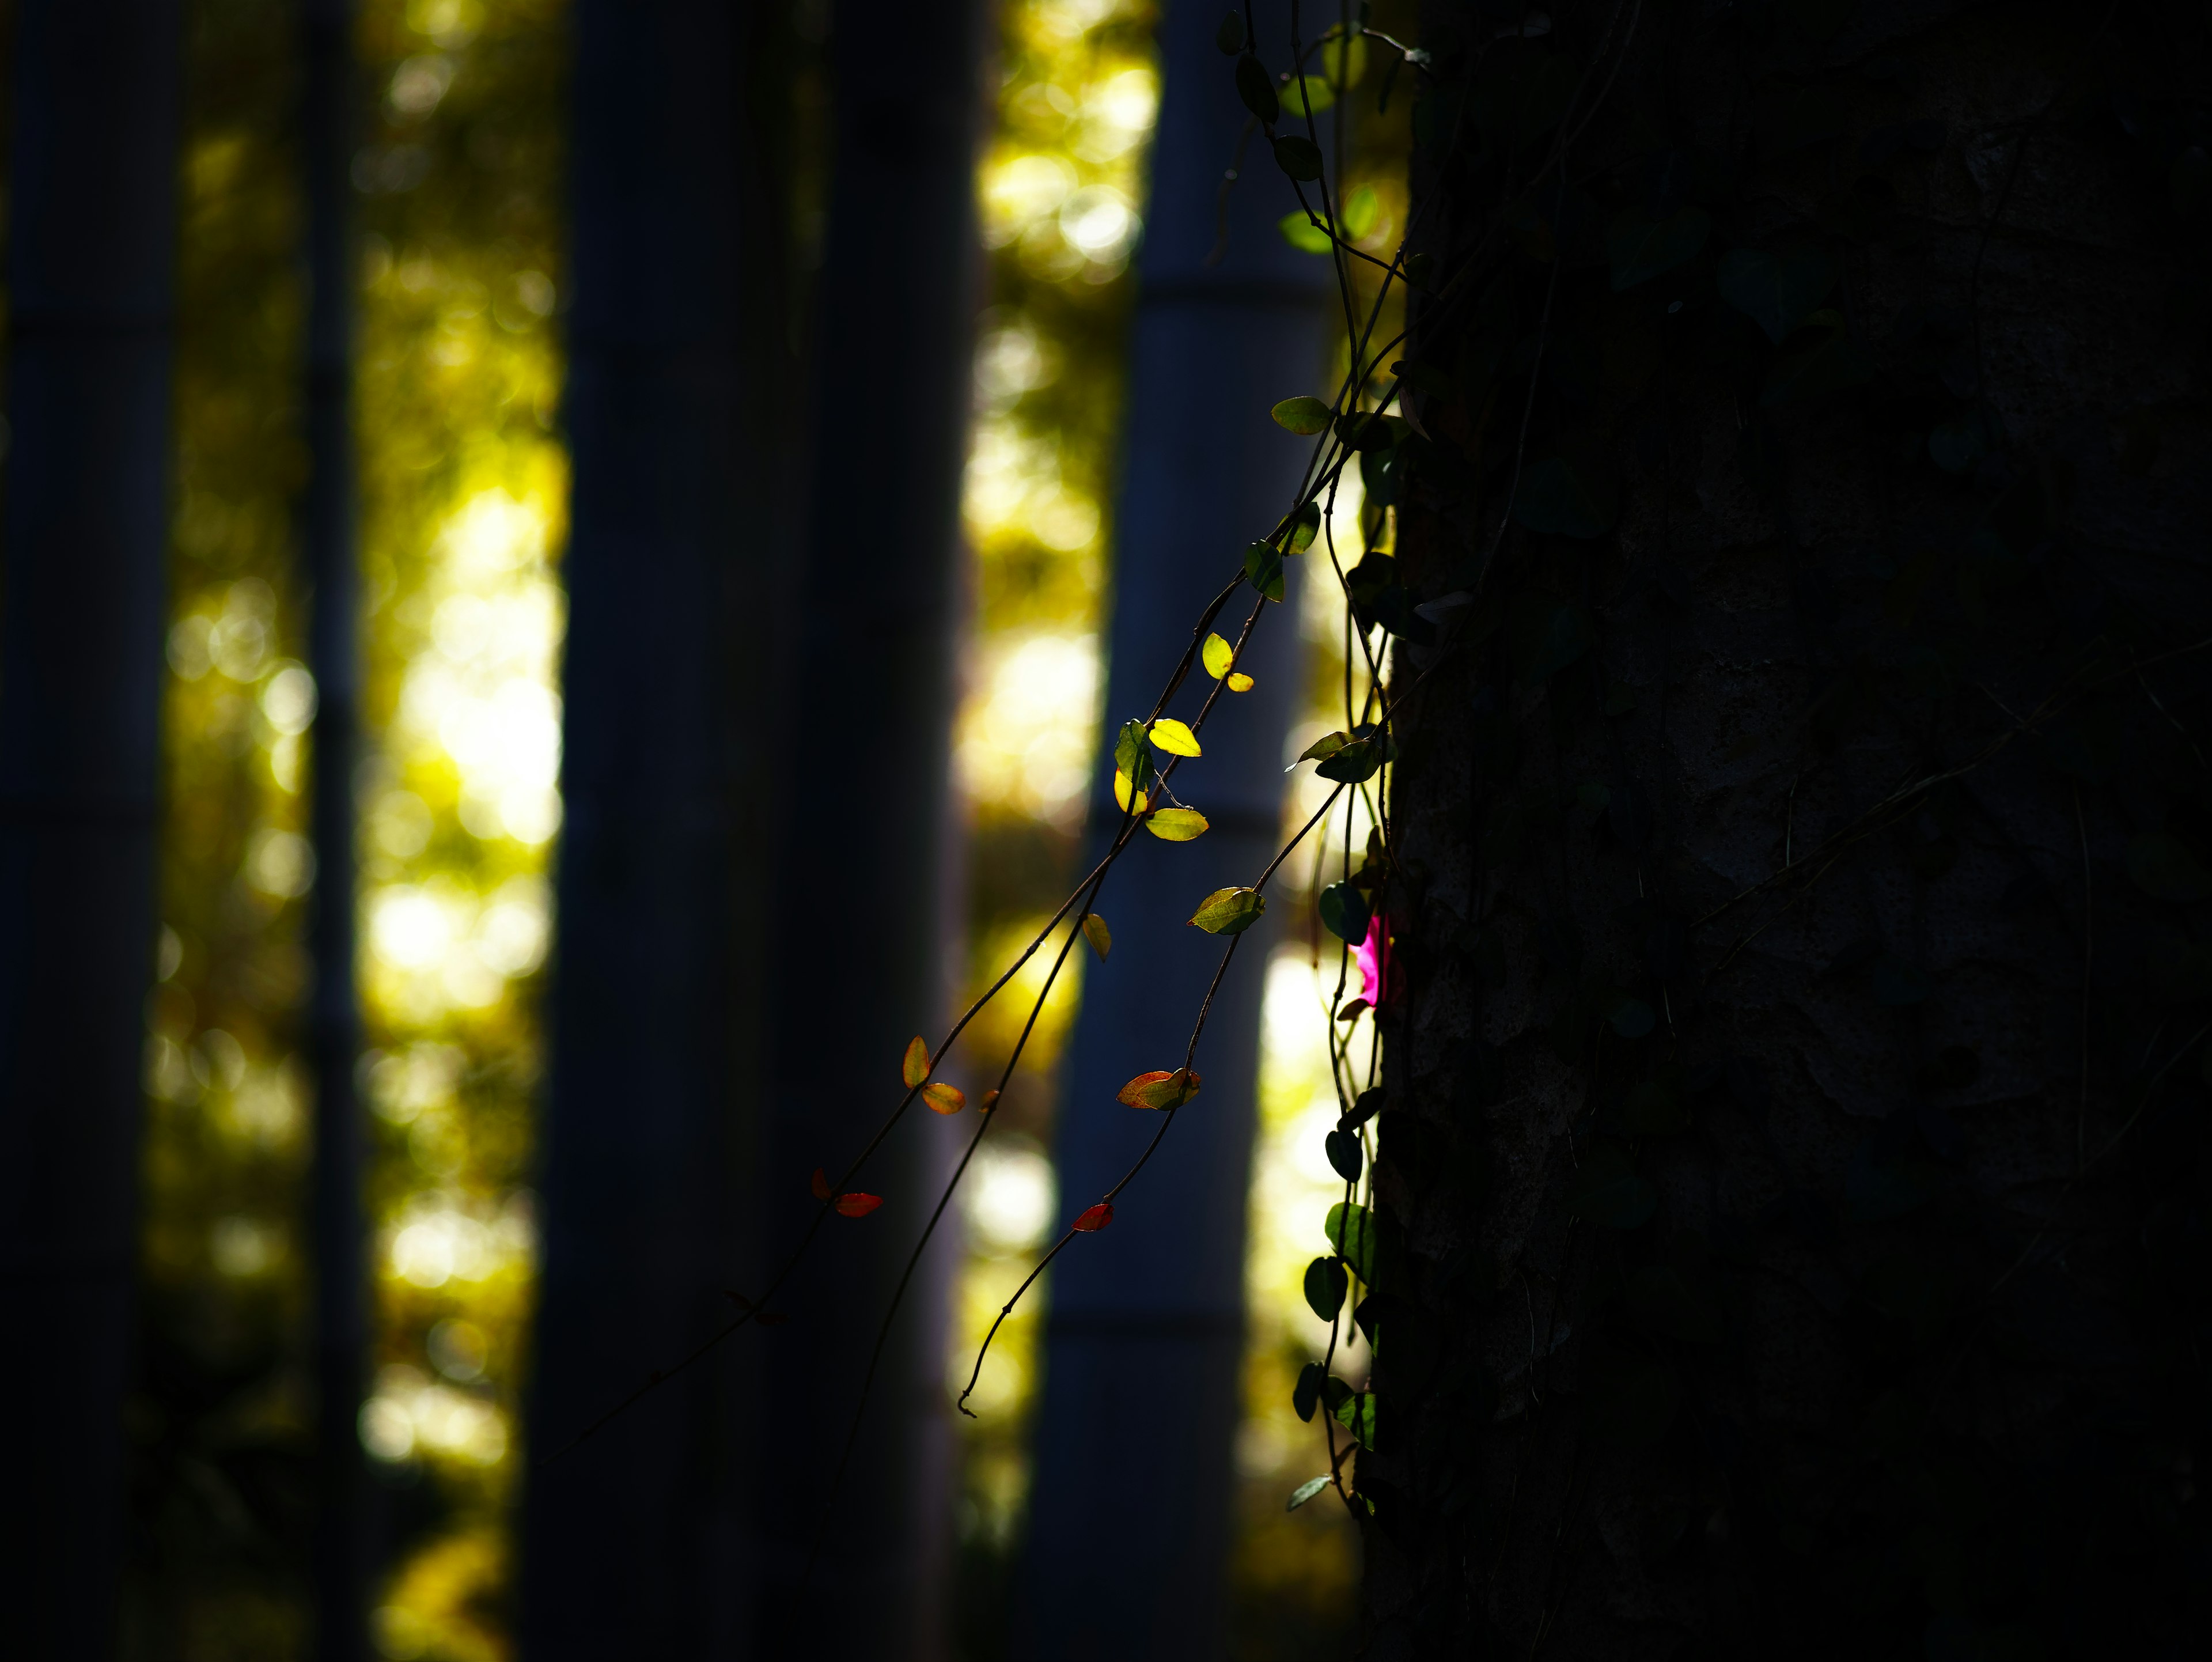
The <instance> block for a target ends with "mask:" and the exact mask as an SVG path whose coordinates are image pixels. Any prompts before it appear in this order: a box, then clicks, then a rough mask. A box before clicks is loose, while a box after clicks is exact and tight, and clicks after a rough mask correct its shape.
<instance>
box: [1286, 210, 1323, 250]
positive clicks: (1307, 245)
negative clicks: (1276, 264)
mask: <svg viewBox="0 0 2212 1662" xmlns="http://www.w3.org/2000/svg"><path fill="white" fill-rule="evenodd" d="M1275 228H1276V229H1277V230H1279V231H1280V232H1281V233H1282V234H1283V240H1284V241H1285V242H1287V243H1289V244H1290V245H1291V247H1293V248H1295V249H1297V251H1298V252H1299V253H1302V254H1325V253H1328V251H1329V250H1330V249H1331V248H1334V247H1336V245H1335V244H1334V242H1332V241H1330V240H1329V236H1328V232H1327V231H1325V230H1323V229H1322V228H1321V227H1320V226H1318V225H1316V224H1315V223H1314V216H1312V215H1311V214H1310V213H1307V212H1306V211H1305V210H1303V209H1300V210H1297V211H1296V212H1293V213H1287V214H1285V215H1284V216H1282V217H1281V218H1280V219H1279V220H1277V221H1276V222H1275Z"/></svg>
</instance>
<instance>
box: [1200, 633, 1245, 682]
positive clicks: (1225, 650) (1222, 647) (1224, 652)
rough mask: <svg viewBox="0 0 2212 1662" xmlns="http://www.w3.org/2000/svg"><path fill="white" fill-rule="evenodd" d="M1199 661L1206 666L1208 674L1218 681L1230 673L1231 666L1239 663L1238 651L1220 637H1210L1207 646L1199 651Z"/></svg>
mask: <svg viewBox="0 0 2212 1662" xmlns="http://www.w3.org/2000/svg"><path fill="white" fill-rule="evenodd" d="M1198 660H1199V661H1200V663H1202V664H1204V665H1205V666H1206V673H1207V674H1208V675H1211V676H1212V678H1213V679H1215V680H1217V681H1218V680H1219V679H1221V678H1222V677H1223V676H1225V675H1226V674H1228V673H1229V666H1230V665H1231V664H1232V663H1234V662H1235V661H1237V649H1236V648H1234V647H1232V646H1231V645H1230V644H1229V642H1226V641H1225V640H1223V639H1222V638H1221V637H1220V636H1218V635H1209V636H1206V644H1205V645H1204V646H1202V647H1200V648H1199V650H1198Z"/></svg>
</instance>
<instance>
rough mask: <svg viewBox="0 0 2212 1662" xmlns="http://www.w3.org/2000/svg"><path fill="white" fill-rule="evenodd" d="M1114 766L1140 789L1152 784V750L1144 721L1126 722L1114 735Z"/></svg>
mask: <svg viewBox="0 0 2212 1662" xmlns="http://www.w3.org/2000/svg"><path fill="white" fill-rule="evenodd" d="M1114 765H1115V768H1117V769H1118V770H1121V772H1122V773H1125V774H1127V776H1129V781H1130V782H1131V783H1132V784H1133V785H1135V786H1136V787H1137V788H1139V789H1143V788H1146V787H1148V786H1149V785H1151V783H1152V740H1151V737H1150V735H1149V734H1146V731H1145V724H1144V723H1143V722H1142V721H1124V722H1122V723H1121V731H1120V732H1119V733H1117V734H1115V735H1114Z"/></svg>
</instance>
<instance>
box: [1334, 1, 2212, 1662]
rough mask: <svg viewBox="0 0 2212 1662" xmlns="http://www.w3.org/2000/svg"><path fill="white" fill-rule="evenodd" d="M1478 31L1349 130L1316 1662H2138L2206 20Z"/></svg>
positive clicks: (2191, 748) (2193, 784)
mask: <svg viewBox="0 0 2212 1662" xmlns="http://www.w3.org/2000/svg"><path fill="white" fill-rule="evenodd" d="M1518 12H1519V8H1517V7H1514V8H1510V9H1499V10H1496V11H1494V12H1493V10H1492V9H1487V8H1484V9H1477V10H1476V11H1474V13H1472V14H1470V13H1468V12H1465V11H1462V10H1460V9H1455V8H1450V9H1448V8H1443V7H1432V8H1431V10H1430V12H1429V14H1428V17H1427V44H1428V45H1429V46H1431V49H1432V50H1433V51H1434V52H1436V54H1437V67H1436V75H1435V77H1434V81H1433V82H1432V84H1431V86H1430V87H1429V88H1428V89H1427V90H1426V92H1425V98H1424V107H1423V111H1422V113H1419V114H1418V115H1417V117H1416V126H1415V131H1416V137H1417V150H1416V160H1415V177H1416V185H1417V196H1419V198H1423V199H1425V201H1426V202H1427V203H1428V204H1429V205H1428V207H1427V209H1426V210H1425V211H1426V215H1427V216H1426V217H1425V219H1424V220H1423V221H1422V224H1423V227H1424V231H1423V239H1424V240H1421V241H1419V243H1417V247H1420V248H1422V249H1423V250H1424V251H1425V252H1427V253H1429V254H1430V255H1431V258H1432V259H1434V260H1435V261H1436V273H1435V275H1434V276H1433V277H1430V278H1429V279H1428V281H1429V284H1430V286H1429V289H1428V291H1427V292H1426V293H1425V294H1424V295H1420V296H1419V298H1418V301H1417V304H1416V307H1415V323H1414V336H1413V350H1414V353H1415V356H1416V357H1417V359H1418V360H1419V361H1420V362H1424V363H1425V364H1426V365H1429V366H1431V368H1432V369H1433V371H1434V373H1433V374H1432V375H1431V377H1430V378H1429V379H1428V380H1427V381H1425V383H1424V386H1423V389H1422V391H1421V392H1420V393H1419V395H1418V397H1417V399H1416V407H1417V411H1418V412H1419V414H1420V416H1421V417H1422V421H1423V424H1424V426H1425V429H1426V430H1427V432H1428V433H1429V435H1431V442H1423V441H1420V440H1419V439H1418V438H1416V439H1413V440H1409V441H1407V443H1406V444H1405V446H1403V447H1401V455H1402V458H1403V460H1404V462H1405V466H1406V472H1407V475H1408V476H1409V477H1410V478H1411V480H1412V483H1411V484H1410V485H1407V486H1405V487H1403V488H1402V489H1403V495H1402V497H1401V502H1400V506H1399V512H1400V515H1401V526H1400V529H1401V542H1400V545H1399V548H1398V556H1399V561H1400V566H1399V572H1400V574H1401V581H1402V584H1403V586H1404V587H1407V588H1410V589H1412V590H1413V591H1415V593H1414V595H1413V598H1415V599H1419V598H1420V597H1421V596H1424V595H1425V596H1426V597H1428V598H1429V599H1431V600H1433V599H1436V598H1438V597H1444V596H1452V595H1456V596H1458V597H1461V600H1462V602H1463V603H1462V604H1459V605H1458V606H1456V609H1455V610H1454V611H1451V612H1447V613H1445V614H1444V615H1446V616H1447V617H1449V618H1452V619H1453V620H1454V621H1453V622H1451V623H1450V624H1448V625H1447V626H1446V628H1445V630H1444V631H1443V637H1442V639H1441V640H1440V641H1439V642H1437V643H1436V644H1433V645H1422V644H1419V643H1417V642H1410V641H1401V642H1398V643H1397V644H1396V646H1395V648H1394V658H1393V670H1392V673H1393V678H1394V680H1393V694H1394V696H1395V697H1397V698H1399V699H1400V700H1401V701H1402V702H1401V704H1400V706H1399V714H1398V717H1397V721H1396V737H1397V740H1398V744H1399V746H1400V755H1401V760H1400V762H1399V764H1398V770H1397V772H1396V776H1395V781H1394V782H1393V784H1392V787H1391V792H1390V801H1391V802H1392V804H1393V809H1394V819H1393V824H1392V826H1391V837H1390V849H1389V856H1388V859H1387V861H1378V862H1377V864H1376V869H1375V870H1374V871H1373V872H1372V873H1371V874H1370V876H1371V878H1372V880H1375V881H1376V882H1377V883H1378V884H1381V885H1383V886H1382V887H1380V888H1379V889H1378V891H1377V892H1379V893H1380V894H1381V895H1382V896H1383V898H1384V904H1385V910H1386V912H1387V915H1388V916H1389V918H1390V920H1391V927H1392V928H1393V930H1394V932H1395V940H1396V944H1397V948H1398V952H1399V953H1400V956H1401V961H1402V962H1403V963H1404V964H1405V965H1406V970H1407V980H1406V988H1405V992H1404V995H1403V997H1402V999H1401V1000H1400V1001H1396V1002H1395V1004H1394V1005H1393V1007H1391V1008H1386V1009H1385V1010H1384V1012H1383V1031H1384V1034H1385V1038H1386V1047H1387V1050H1386V1054H1387V1062H1386V1067H1385V1081H1386V1087H1387V1091H1388V1106H1387V1107H1386V1108H1385V1109H1384V1111H1383V1113H1382V1116H1381V1118H1380V1122H1379V1123H1380V1127H1381V1135H1380V1150H1381V1153H1380V1165H1379V1172H1378V1173H1377V1177H1376V1188H1377V1192H1378V1197H1379V1207H1380V1211H1381V1216H1382V1221H1381V1225H1380V1228H1381V1239H1380V1245H1379V1248H1378V1251H1379V1253H1380V1262H1379V1263H1378V1265H1377V1266H1376V1277H1377V1282H1378V1285H1377V1287H1376V1289H1375V1290H1374V1291H1373V1293H1372V1294H1371V1296H1370V1299H1369V1301H1368V1303H1367V1305H1366V1306H1365V1309H1364V1320H1365V1322H1366V1323H1367V1324H1369V1325H1370V1326H1371V1327H1373V1328H1374V1329H1375V1330H1376V1332H1377V1334H1378V1339H1377V1352H1376V1354H1377V1362H1376V1392H1377V1398H1376V1400H1377V1403H1378V1409H1379V1413H1378V1418H1377V1422H1376V1423H1377V1428H1378V1429H1377V1446H1376V1448H1375V1450H1374V1451H1373V1452H1363V1453H1362V1454H1361V1455H1360V1456H1359V1457H1358V1491H1359V1499H1358V1509H1359V1510H1360V1511H1361V1512H1362V1513H1369V1512H1371V1519H1370V1524H1369V1529H1368V1535H1367V1539H1368V1549H1369V1566H1370V1571H1369V1580H1368V1586H1367V1600H1368V1607H1369V1616H1370V1643H1369V1647H1368V1653H1369V1654H1370V1655H1372V1656H1374V1657H1376V1658H1386V1657H1417V1656H1418V1657H1438V1656H1456V1655H1473V1654H1480V1655H1485V1656H1488V1655H1493V1654H1495V1655H1510V1656H1513V1657H1516V1658H1521V1657H1530V1656H1536V1655H1542V1656H1545V1657H1547V1658H1604V1659H1607V1662H1613V1659H1622V1658H1631V1657H1644V1656H1650V1657H1662V1656H1689V1655H1696V1656H1739V1655H1740V1656H1753V1655H1759V1656H1776V1655H1787V1654H1802V1655H1815V1656H1850V1657H1869V1656H1922V1655H1924V1656H1928V1657H1933V1658H1951V1657H1970V1656H1972V1657H2000V1656H2002V1657H2021V1658H2027V1657H2037V1658H2059V1657H2066V1656H2075V1655H2079V1656H2084V1657H2087V1656H2093V1655H2119V1654H2129V1655H2161V1656H2162V1655H2179V1654H2182V1653H2185V1651H2186V1650H2190V1649H2193V1648H2194V1642H2201V1635H2202V1633H2203V1622H2204V1613H2205V1605H2204V1600H2205V1594H2206V1576H2205V1572H2204V1568H2203V1566H2204V1563H2205V1562H2206V1561H2205V1557H2204V1552H2205V1546H2206V1539H2207V1537H2206V1520H2205V1513H2204V1501H2203V1499H2202V1498H2201V1495H2199V1493H2198V1489H2197V1463H2198V1462H2199V1461H2200V1460H2201V1459H2202V1458H2203V1452H2204V1445H2205V1438H2206V1433H2207V1429H2208V1427H2207V1405H2208V1403H2212V1393H2208V1391H2207V1385H2208V1381H2207V1379H2206V1378H2205V1373H2204V1361H2203V1358H2204V1355H2205V1341H2206V1339H2207V1337H2208V1335H2207V1332H2206V1316H2207V1313H2208V1312H2207V1310H2206V1306H2205V1295H2204V1287H2205V1281H2204V1276H2203V1269H2204V1267H2205V1245H2204V1242H2205V1236H2204V1233H2203V1222H2202V1219H2203V1209H2204V1207H2205V1204H2206V1198H2207V1197H2206V1192H2205V1187H2204V1172H2205V1171H2206V1169H2207V1167H2206V1165H2205V1158H2206V1154H2207V1153H2208V1149H2207V1147H2206V1143H2205V1135H2206V1132H2205V1126H2206V1124H2207V1120H2206V1117H2205V1109H2206V1106H2207V1104H2206V1100H2205V1095H2206V1092H2205V1084H2204V1073H2203V1065H2204V1055H2203V1039H2204V1038H2205V1035H2206V1030H2207V1025H2208V1022H2207V1017H2208V1014H2212V1011H2208V1005H2207V995H2212V978H2208V976H2207V973H2206V969H2207V964H2208V959H2207V958H2206V956H2205V952H2206V948H2205V946H2204V944H2203V943H2204V941H2206V940H2207V938H2208V937H2207V935H2206V933H2205V931H2206V927H2207V921H2208V920H2207V916H2206V909H2205V904H2204V903H2205V902H2206V901H2207V900H2208V898H2212V876H2208V855H2212V843H2208V840H2207V839H2208V834H2212V813H2208V808H2212V788H2208V787H2212V770H2208V769H2207V766H2206V761H2205V758H2206V754H2207V748H2206V747H2207V746H2208V744H2212V731H2208V727H2207V717H2208V715H2212V709H2208V707H2207V703H2206V700H2207V694H2208V685H2207V679H2206V674H2205V662H2206V661H2205V658H2204V656H2203V655H2202V654H2199V653H2198V652H2197V648H2198V647H2199V646H2201V645H2202V644H2203V641H2202V637H2203V635H2204V634H2205V632H2206V630H2205V625H2206V623H2207V621H2208V619H2212V605H2209V604H2208V602H2212V594H2208V585H2207V569H2206V566H2205V563H2204V559H2203V527H2205V525H2206V524H2207V523H2208V522H2212V499H2209V498H2212V466H2207V463H2208V460H2209V459H2208V455H2207V448H2208V437H2212V435H2208V431H2207V426H2206V423H2205V418H2204V409H2205V405H2204V393H2205V384H2204V370H2205V352H2204V340H2205V336H2204V326H2203V303H2202V295H2203V292H2204V287H2203V285H2204V276H2205V272H2206V270H2207V265H2206V259H2207V253H2208V250H2207V239H2206V218H2205V211H2206V210H2205V196H2206V182H2207V174H2208V168H2207V164H2206V161H2205V160H2204V156H2205V151H2204V148H2203V146H2204V128H2203V122H2204V120H2205V119H2206V110H2207V102H2206V100H2207V97H2208V94H2212V87H2209V86H2208V83H2207V78H2206V76H2207V65H2206V58H2205V51H2206V22H2205V19H2204V18H2203V15H2201V14H2200V13H2199V12H2198V11H2197V9H2194V8H2184V7H2179V6H2161V5H2148V6H2144V7H2139V8H2124V9H2112V10H2100V9H2088V10H2081V9H2064V8H2059V7H2056V6H2049V7H2039V8H2033V9H2021V8H2006V9H1997V8H1975V7H1964V6H1954V5H1949V4H1943V3H1936V0H1919V3H1899V4H1882V5H1875V4H1863V5H1857V6H1852V5H1849V4H1838V5H1834V6H1826V5H1816V4H1811V3H1802V4H1789V3H1777V4H1774V5H1772V6H1771V7H1760V8H1753V7H1748V6H1738V7H1735V8H1733V9H1723V8H1717V7H1711V6H1706V5H1703V4H1680V5H1668V6H1662V5H1660V4H1657V3H1652V0H1645V3H1642V4H1638V0H1625V3H1622V4H1620V5H1617V6H1616V5H1614V4H1613V3H1611V0H1594V3H1587V4H1576V5H1572V6H1562V7H1560V8H1557V9H1554V11H1553V16H1552V19H1551V20H1550V24H1551V27H1550V32H1549V33H1548V34H1547V35H1545V36H1543V37H1542V38H1540V39H1533V40H1519V39H1512V38H1506V37H1507V35H1508V34H1510V30H1508V29H1507V26H1508V25H1511V24H1514V23H1516V21H1517V17H1518ZM1470 18H1472V20H1473V21H1472V23H1471V22H1470ZM1501 31H1504V33H1501ZM1563 149H1564V150H1565V162H1564V164H1562V163H1561V162H1560V161H1559V156H1560V153H1561V151H1562V150H1563ZM1563 173H1564V174H1565V177H1566V178H1567V179H1568V180H1569V181H1570V188H1569V190H1568V191H1567V192H1565V196H1564V198H1563V197H1562V194H1561V192H1559V186H1558V180H1559V177H1560V176H1561V174H1563ZM1532 385H1533V391H1532ZM1524 435H1525V440H1524ZM1386 865H1387V871H1386V870H1385V869H1384V867H1385V866H1386ZM2191 1632H2195V1633H2197V1634H2198V1635H2200V1638H2199V1640H2198V1641H2194V1642H2192V1641H2190V1640H2189V1639H2188V1635H2189V1634H2190V1633H2191Z"/></svg>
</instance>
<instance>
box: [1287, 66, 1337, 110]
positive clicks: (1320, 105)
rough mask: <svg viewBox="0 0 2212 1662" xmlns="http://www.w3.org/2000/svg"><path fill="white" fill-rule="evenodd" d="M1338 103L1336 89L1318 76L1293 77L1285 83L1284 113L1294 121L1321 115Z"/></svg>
mask: <svg viewBox="0 0 2212 1662" xmlns="http://www.w3.org/2000/svg"><path fill="white" fill-rule="evenodd" d="M1335 102H1336V88H1334V87H1332V86H1330V85H1329V84H1328V82H1326V81H1324V80H1322V77H1321V76H1318V75H1306V76H1292V77H1291V79H1290V80H1288V81H1286V82H1284V83H1283V113H1284V114H1285V115H1286V116H1288V117H1290V118H1291V119H1292V120H1294V121H1303V120H1304V119H1306V117H1308V116H1309V115H1319V114H1320V113H1322V111H1323V110H1326V109H1328V107H1330V106H1331V105H1333V104H1334V103H1335Z"/></svg>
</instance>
